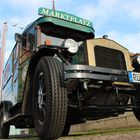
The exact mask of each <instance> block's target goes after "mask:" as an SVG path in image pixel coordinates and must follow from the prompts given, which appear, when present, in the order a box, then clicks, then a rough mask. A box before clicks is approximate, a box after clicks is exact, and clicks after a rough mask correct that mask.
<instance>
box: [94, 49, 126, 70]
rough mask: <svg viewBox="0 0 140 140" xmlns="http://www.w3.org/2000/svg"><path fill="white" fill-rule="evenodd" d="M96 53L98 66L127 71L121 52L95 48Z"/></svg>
mask: <svg viewBox="0 0 140 140" xmlns="http://www.w3.org/2000/svg"><path fill="white" fill-rule="evenodd" d="M94 52H95V61H96V66H99V67H105V68H112V69H119V70H126V63H125V58H124V54H123V53H122V52H121V51H118V50H114V49H110V48H106V47H103V46H95V47H94Z"/></svg>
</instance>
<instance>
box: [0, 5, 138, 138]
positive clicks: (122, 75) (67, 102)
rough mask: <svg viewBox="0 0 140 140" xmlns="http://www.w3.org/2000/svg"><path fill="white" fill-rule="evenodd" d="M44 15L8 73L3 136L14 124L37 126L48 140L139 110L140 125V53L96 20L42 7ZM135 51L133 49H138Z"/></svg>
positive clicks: (0, 121) (0, 126) (0, 110)
mask: <svg viewBox="0 0 140 140" xmlns="http://www.w3.org/2000/svg"><path fill="white" fill-rule="evenodd" d="M38 13H39V15H41V17H40V18H39V19H37V20H36V21H35V22H33V23H31V24H30V25H28V26H27V28H26V29H25V30H24V32H23V33H22V34H21V35H20V34H18V33H16V34H15V40H16V44H15V46H14V48H13V51H12V52H11V55H10V57H9V59H8V61H7V63H6V66H5V69H4V71H3V81H2V93H1V102H0V138H8V136H9V129H10V125H14V126H15V127H16V128H35V130H36V132H37V134H38V136H39V137H40V139H42V140H47V139H56V138H59V137H60V136H64V135H68V133H69V130H70V126H71V125H73V124H79V123H84V122H86V121H87V120H96V119H101V118H106V117H111V116H118V115H119V114H123V113H124V112H126V111H133V112H134V114H135V116H136V118H137V119H138V120H139V121H140V55H139V54H133V55H131V53H130V52H129V51H128V50H127V49H126V48H124V47H123V46H121V45H120V44H118V43H117V42H115V41H113V40H110V39H108V38H107V36H103V37H101V38H95V31H94V28H93V25H92V22H91V21H89V20H86V19H83V18H80V17H77V16H74V15H71V14H68V13H65V12H61V11H55V10H50V9H46V8H39V10H38ZM132 47H133V46H132Z"/></svg>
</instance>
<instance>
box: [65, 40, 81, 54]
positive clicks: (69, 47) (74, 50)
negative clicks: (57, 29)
mask: <svg viewBox="0 0 140 140" xmlns="http://www.w3.org/2000/svg"><path fill="white" fill-rule="evenodd" d="M70 43H72V44H74V45H75V46H72V45H70ZM63 46H64V47H65V48H67V50H68V52H69V53H71V54H75V53H77V52H78V48H79V46H78V43H77V42H76V41H75V40H74V39H72V38H67V39H65V40H64V42H63Z"/></svg>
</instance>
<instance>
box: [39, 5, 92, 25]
mask: <svg viewBox="0 0 140 140" xmlns="http://www.w3.org/2000/svg"><path fill="white" fill-rule="evenodd" d="M38 14H39V15H43V16H48V17H55V18H59V19H61V20H66V21H69V22H74V23H77V24H81V25H84V26H88V27H93V25H92V22H91V21H89V20H86V19H83V18H80V17H77V16H74V15H72V14H67V13H65V12H61V11H55V10H50V9H46V8H42V7H41V8H39V10H38Z"/></svg>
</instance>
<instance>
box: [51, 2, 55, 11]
mask: <svg viewBox="0 0 140 140" xmlns="http://www.w3.org/2000/svg"><path fill="white" fill-rule="evenodd" d="M52 2H53V5H52V10H55V1H54V0H53V1H52Z"/></svg>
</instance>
